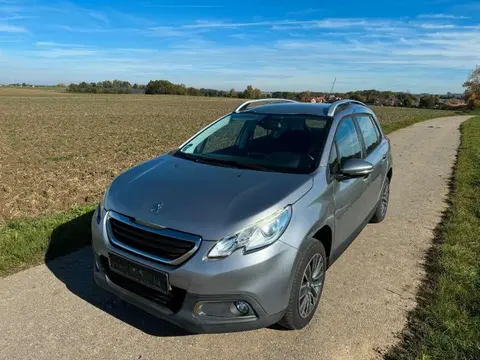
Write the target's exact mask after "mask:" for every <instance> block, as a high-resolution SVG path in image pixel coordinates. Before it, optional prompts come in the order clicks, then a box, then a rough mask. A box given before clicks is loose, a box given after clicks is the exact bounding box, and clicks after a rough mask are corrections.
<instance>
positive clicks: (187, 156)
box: [173, 150, 199, 162]
mask: <svg viewBox="0 0 480 360" xmlns="http://www.w3.org/2000/svg"><path fill="white" fill-rule="evenodd" d="M173 155H175V156H178V157H181V158H182V159H186V160H190V161H195V162H198V161H199V158H198V156H195V155H190V154H187V153H184V152H182V151H180V150H177V151H175V153H174V154H173Z"/></svg>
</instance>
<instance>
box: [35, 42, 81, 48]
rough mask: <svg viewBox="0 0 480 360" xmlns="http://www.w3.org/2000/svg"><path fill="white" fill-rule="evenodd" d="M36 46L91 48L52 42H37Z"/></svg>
mask: <svg viewBox="0 0 480 360" xmlns="http://www.w3.org/2000/svg"><path fill="white" fill-rule="evenodd" d="M35 46H46V47H72V48H84V47H89V46H86V45H80V44H59V43H56V42H51V41H37V42H36V43H35Z"/></svg>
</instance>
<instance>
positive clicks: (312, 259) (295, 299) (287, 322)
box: [278, 238, 327, 330]
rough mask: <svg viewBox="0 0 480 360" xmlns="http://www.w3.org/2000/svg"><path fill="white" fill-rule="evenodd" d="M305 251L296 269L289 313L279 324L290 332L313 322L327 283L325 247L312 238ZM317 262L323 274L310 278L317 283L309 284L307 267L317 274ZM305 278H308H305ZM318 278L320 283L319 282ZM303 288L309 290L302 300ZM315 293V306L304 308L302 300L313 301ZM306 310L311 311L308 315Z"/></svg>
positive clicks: (305, 291)
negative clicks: (324, 285) (308, 299)
mask: <svg viewBox="0 0 480 360" xmlns="http://www.w3.org/2000/svg"><path fill="white" fill-rule="evenodd" d="M304 249H305V250H303V252H302V254H301V255H300V259H299V261H298V262H297V266H296V269H295V275H294V276H295V277H294V280H293V285H292V290H291V293H290V301H289V303H288V307H287V311H286V313H285V315H284V317H283V319H282V320H280V321H279V323H278V324H279V325H281V326H283V327H284V328H286V329H289V330H298V329H302V328H304V327H305V326H307V325H308V323H309V322H310V320H312V318H313V315H315V311H316V310H317V307H318V303H319V302H320V298H321V296H322V291H323V284H324V283H325V271H326V264H327V257H326V255H325V248H324V247H323V245H322V243H321V242H320V241H318V240H316V239H313V238H310V239H309V240H307V244H306V246H305V247H304ZM316 261H319V262H321V263H320V265H318V266H319V268H320V269H321V273H320V275H319V276H318V277H317V276H314V277H313V278H312V277H310V279H311V280H314V281H315V282H314V281H311V282H307V277H308V275H306V274H307V273H308V270H307V267H309V269H310V271H311V270H312V269H314V273H315V272H316V271H315V269H317V267H316V265H317V263H316ZM304 276H307V277H306V278H304ZM317 278H318V279H319V280H320V281H318V280H317ZM307 283H310V284H311V285H312V286H308V285H306V284H307ZM318 283H319V286H318V287H315V286H314V285H313V284H318ZM302 285H303V286H302ZM301 286H302V288H303V289H305V288H307V290H303V291H304V293H305V295H304V296H303V297H302V298H300V290H301ZM314 293H316V294H317V296H316V297H315V298H314V299H313V300H314V301H313V305H308V306H309V309H307V308H306V307H305V308H302V307H301V304H303V302H301V300H303V299H305V300H306V299H307V298H308V297H310V299H312V297H311V296H313V294H314ZM309 294H310V295H309ZM311 303H312V301H310V304H311ZM302 309H303V311H302ZM306 310H309V311H308V313H307V312H306Z"/></svg>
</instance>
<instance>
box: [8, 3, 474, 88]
mask: <svg viewBox="0 0 480 360" xmlns="http://www.w3.org/2000/svg"><path fill="white" fill-rule="evenodd" d="M477 64H478V65H480V2H479V1H476V2H475V1H473V0H469V1H465V2H463V1H461V0H457V1H448V0H427V1H423V0H416V1H412V0H407V1H388V2H385V1H371V0H363V1H358V0H356V1H350V0H344V1H342V2H335V1H328V2H327V1H325V2H320V1H317V2H312V1H310V2H308V1H307V2H305V1H304V2H294V1H284V0H276V1H268V2H267V1H253V0H244V1H238V0H237V1H229V0H225V1H218V0H217V1H213V0H200V1H195V0H191V1H186V0H178V1H153V0H150V1H148V0H138V1H124V0H103V1H86V0H83V1H59V2H56V1H55V0H53V1H43V0H0V83H11V82H24V81H25V82H29V83H33V84H55V83H58V82H65V83H68V82H78V81H82V80H85V81H99V80H105V79H121V80H129V81H130V82H132V83H133V82H138V83H146V82H148V81H149V80H150V79H167V80H170V81H172V82H176V83H184V84H186V85H187V86H196V87H211V88H217V89H230V88H235V89H244V88H245V87H246V86H247V85H248V84H252V85H253V86H255V87H258V88H260V89H262V90H266V91H273V90H296V91H300V90H306V89H310V90H313V91H327V90H329V88H330V86H331V83H332V81H333V79H334V78H335V77H336V78H337V84H336V87H335V90H337V91H348V90H355V89H371V88H376V89H381V90H387V89H390V90H396V91H411V92H424V91H425V92H434V93H444V92H447V91H452V92H461V91H463V89H462V87H461V84H462V83H463V82H464V81H465V79H466V78H467V76H468V74H469V72H470V71H471V70H473V69H474V67H475V65H477Z"/></svg>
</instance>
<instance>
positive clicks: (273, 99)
mask: <svg viewBox="0 0 480 360" xmlns="http://www.w3.org/2000/svg"><path fill="white" fill-rule="evenodd" d="M263 101H273V102H294V103H296V102H297V101H295V100H289V99H277V98H269V99H268V98H267V99H257V100H249V101H246V102H244V103H243V104H241V105H239V106H238V107H237V108H236V109H235V110H234V112H236V113H238V112H240V111H244V110H246V109H247V107H248V105H250V104H252V103H257V102H263Z"/></svg>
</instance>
